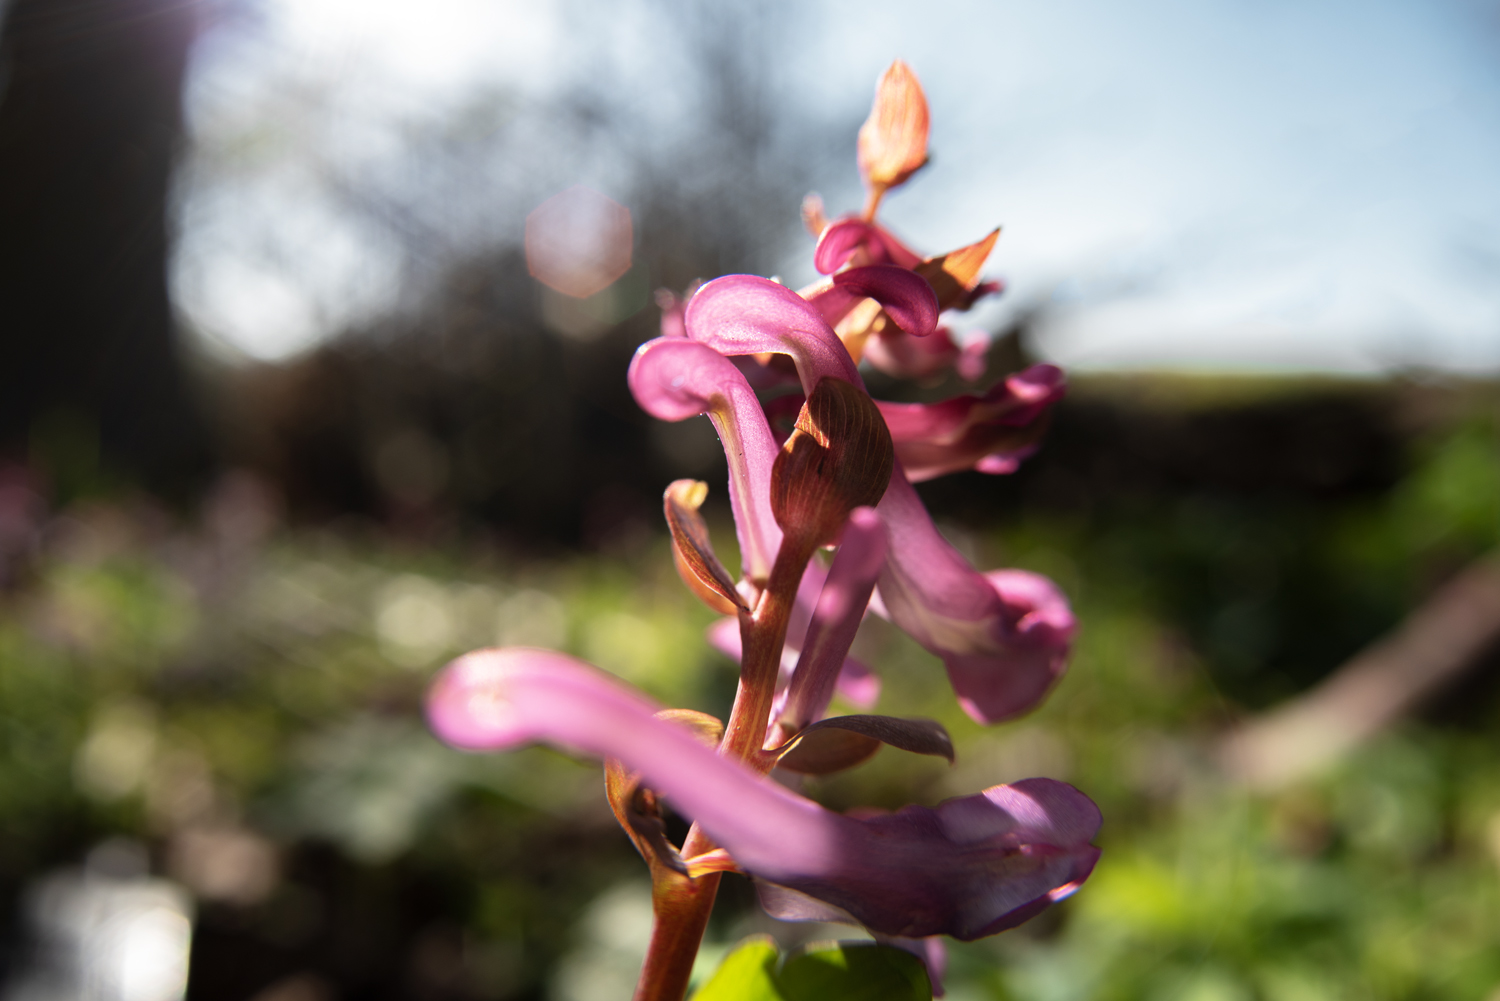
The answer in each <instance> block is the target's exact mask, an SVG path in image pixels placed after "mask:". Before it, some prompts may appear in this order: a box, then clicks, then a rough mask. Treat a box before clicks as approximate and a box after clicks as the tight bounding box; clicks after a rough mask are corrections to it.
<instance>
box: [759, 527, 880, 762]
mask: <svg viewBox="0 0 1500 1001" xmlns="http://www.w3.org/2000/svg"><path fill="white" fill-rule="evenodd" d="M885 554H886V535H885V526H884V525H882V524H881V521H880V515H878V514H876V513H875V510H874V509H873V508H868V507H861V508H855V509H854V511H853V513H851V514H850V515H849V522H848V524H847V525H845V526H844V534H843V538H842V539H841V540H840V544H839V551H838V555H837V556H835V557H834V560H833V566H832V567H831V568H830V569H829V571H828V579H827V581H826V582H825V583H824V584H823V588H822V592H821V593H820V594H819V595H818V600H817V605H816V607H815V610H814V612H813V615H812V620H811V622H810V623H809V624H808V626H807V633H806V637H805V638H804V639H803V641H802V655H801V657H799V658H798V660H797V667H796V670H794V671H793V672H792V681H791V686H790V688H789V689H788V692H787V699H786V705H785V706H784V708H783V709H782V711H781V715H780V721H781V725H782V727H783V729H784V731H785V733H786V735H787V736H788V737H790V736H791V735H792V734H794V733H796V732H797V731H799V730H801V729H802V728H803V727H805V726H807V725H808V724H809V723H812V722H814V721H816V720H818V719H821V718H822V716H823V712H824V710H826V709H827V708H828V702H829V700H830V699H832V698H833V690H834V687H835V685H836V684H837V680H838V677H839V673H840V670H841V669H842V667H843V665H844V660H845V658H846V657H847V656H848V654H849V645H850V644H851V643H853V642H854V633H855V632H856V631H857V630H858V629H859V624H860V621H861V620H862V619H863V618H864V614H865V609H866V607H868V606H869V604H870V592H872V591H873V590H874V589H875V578H876V577H877V576H878V575H879V573H880V569H881V567H882V566H884V565H885Z"/></svg>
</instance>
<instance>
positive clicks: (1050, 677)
mask: <svg viewBox="0 0 1500 1001" xmlns="http://www.w3.org/2000/svg"><path fill="white" fill-rule="evenodd" d="M897 470H898V472H897V474H896V475H894V476H892V477H891V485H890V487H889V489H887V490H886V493H885V497H884V498H882V499H881V502H880V506H879V508H878V510H879V511H880V514H881V516H882V517H883V518H884V519H885V524H886V529H887V531H888V532H889V533H890V544H891V548H890V553H889V555H888V556H887V557H886V565H885V570H884V571H883V572H882V573H881V575H880V598H881V601H882V603H883V605H884V608H885V610H886V613H887V614H888V615H889V616H890V618H891V621H893V622H895V623H896V625H898V626H900V627H901V628H902V629H903V630H905V631H906V632H907V633H909V634H910V635H911V637H912V638H913V639H915V640H916V641H917V642H918V643H920V644H922V645H923V646H924V647H926V648H927V649H928V650H930V651H931V652H932V653H934V654H937V655H938V656H939V657H941V658H942V659H943V663H944V665H945V666H946V667H947V669H948V679H949V681H951V682H952V684H953V690H954V692H955V694H957V696H958V701H959V705H961V706H962V707H963V709H964V711H965V712H966V713H968V714H969V715H970V716H971V717H973V718H974V719H975V720H977V721H978V722H980V723H995V722H998V721H1000V720H1003V719H1008V718H1010V717H1012V716H1017V715H1019V714H1021V713H1024V712H1026V711H1027V710H1029V709H1031V708H1032V707H1034V706H1035V705H1036V704H1037V702H1039V701H1040V700H1041V698H1042V697H1043V696H1044V695H1046V693H1047V691H1048V690H1049V689H1050V688H1051V687H1052V686H1053V684H1055V683H1056V681H1057V679H1058V678H1060V677H1061V676H1062V673H1063V671H1064V670H1065V669H1066V667H1067V660H1068V651H1069V649H1070V647H1071V644H1072V636H1073V631H1074V628H1075V622H1074V619H1073V615H1072V612H1071V611H1069V610H1068V605H1067V601H1066V599H1064V598H1063V596H1062V594H1061V593H1060V592H1059V591H1058V590H1057V588H1056V587H1054V586H1053V585H1052V583H1051V582H1050V581H1048V580H1047V579H1046V578H1044V577H1041V576H1040V575H1037V574H1030V573H1025V572H1023V571H1000V572H997V573H996V574H994V575H992V576H986V575H984V574H981V573H979V572H978V571H977V570H975V569H974V568H973V567H971V566H970V565H969V563H968V561H967V560H965V559H964V558H963V557H962V556H960V555H959V553H958V552H957V550H955V549H954V548H953V547H952V546H950V545H949V544H948V542H947V540H945V539H944V538H943V537H942V535H940V534H939V533H938V530H937V528H936V527H935V526H934V525H933V524H932V519H931V518H930V517H929V516H928V514H927V509H926V508H924V507H923V506H922V501H921V498H919V497H918V496H917V492H916V490H914V489H913V488H912V486H911V484H910V483H908V482H907V480H906V477H905V476H904V475H902V474H901V472H900V465H899V463H898V464H897Z"/></svg>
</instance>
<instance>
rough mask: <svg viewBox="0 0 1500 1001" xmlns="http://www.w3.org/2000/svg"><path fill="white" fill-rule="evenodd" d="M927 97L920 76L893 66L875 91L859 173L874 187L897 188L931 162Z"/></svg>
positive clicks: (898, 63)
mask: <svg viewBox="0 0 1500 1001" xmlns="http://www.w3.org/2000/svg"><path fill="white" fill-rule="evenodd" d="M927 131H928V118H927V97H926V95H924V94H923V93H922V85H921V84H920V83H918V82H917V75H916V74H915V73H913V72H912V71H911V67H910V66H907V65H906V64H905V63H904V62H902V61H901V60H899V59H898V60H896V61H895V62H893V63H891V67H890V69H888V70H886V71H885V73H884V75H882V76H881V78H880V83H879V84H878V85H877V86H876V88H875V106H874V107H872V108H871V109H870V117H869V118H868V119H866V120H865V124H864V125H862V126H861V127H860V130H859V170H860V173H862V174H864V175H865V182H866V183H867V184H869V186H870V187H871V188H875V189H879V190H884V189H886V188H894V187H895V186H896V185H898V184H900V183H902V182H903V181H905V180H906V179H907V178H908V177H910V176H911V175H912V174H914V173H916V171H917V169H918V168H920V167H921V166H922V165H923V164H924V163H926V162H927Z"/></svg>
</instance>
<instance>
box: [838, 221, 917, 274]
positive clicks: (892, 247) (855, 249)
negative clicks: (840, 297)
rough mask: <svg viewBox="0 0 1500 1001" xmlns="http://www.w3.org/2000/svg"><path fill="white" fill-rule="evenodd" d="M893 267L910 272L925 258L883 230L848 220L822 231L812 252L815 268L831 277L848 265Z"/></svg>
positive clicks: (888, 231)
mask: <svg viewBox="0 0 1500 1001" xmlns="http://www.w3.org/2000/svg"><path fill="white" fill-rule="evenodd" d="M851 262H852V263H854V264H855V265H865V264H894V265H895V266H896V267H898V268H906V269H908V270H910V269H912V268H915V267H916V266H917V265H918V264H921V263H922V258H921V257H919V256H917V255H916V254H915V253H913V252H912V250H911V249H910V248H909V247H907V246H906V244H904V243H902V242H901V241H900V240H898V239H897V238H896V236H895V235H894V234H893V233H891V231H890V230H888V229H886V228H885V227H883V226H877V225H875V224H873V223H868V222H865V221H864V220H863V219H859V218H857V217H852V216H846V217H844V218H843V219H840V220H838V221H837V222H834V223H833V224H831V225H829V226H828V227H827V228H825V229H824V230H823V233H822V235H821V236H819V237H818V246H817V249H816V250H814V251H813V267H815V268H817V269H818V273H819V274H824V275H831V274H833V273H834V272H835V271H837V270H838V269H839V268H841V267H843V266H844V265H845V264H849V263H851Z"/></svg>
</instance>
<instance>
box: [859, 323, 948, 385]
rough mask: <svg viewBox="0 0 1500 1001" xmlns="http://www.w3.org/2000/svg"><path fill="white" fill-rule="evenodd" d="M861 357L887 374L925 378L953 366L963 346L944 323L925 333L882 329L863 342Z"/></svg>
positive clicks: (899, 376) (908, 377)
mask: <svg viewBox="0 0 1500 1001" xmlns="http://www.w3.org/2000/svg"><path fill="white" fill-rule="evenodd" d="M865 357H866V358H868V359H869V361H870V364H871V365H873V366H875V367H876V368H877V369H879V370H880V371H882V372H884V373H886V374H887V375H893V376H896V377H897V378H900V379H926V378H928V377H929V376H933V375H937V374H939V373H941V372H942V371H943V370H944V369H947V368H948V367H949V366H955V367H956V366H957V364H958V362H959V361H961V360H962V359H963V358H964V349H963V348H961V347H959V346H958V344H956V343H955V342H954V340H953V336H952V335H951V334H950V333H949V332H948V329H947V328H946V327H939V328H938V329H937V330H935V331H934V332H933V333H932V335H931V336H929V337H912V336H911V335H910V334H908V333H906V332H905V331H903V330H894V331H893V330H890V329H886V330H882V331H881V332H880V334H879V336H877V337H872V338H870V340H869V341H868V342H867V343H866V344H865ZM971 368H972V366H971Z"/></svg>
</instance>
